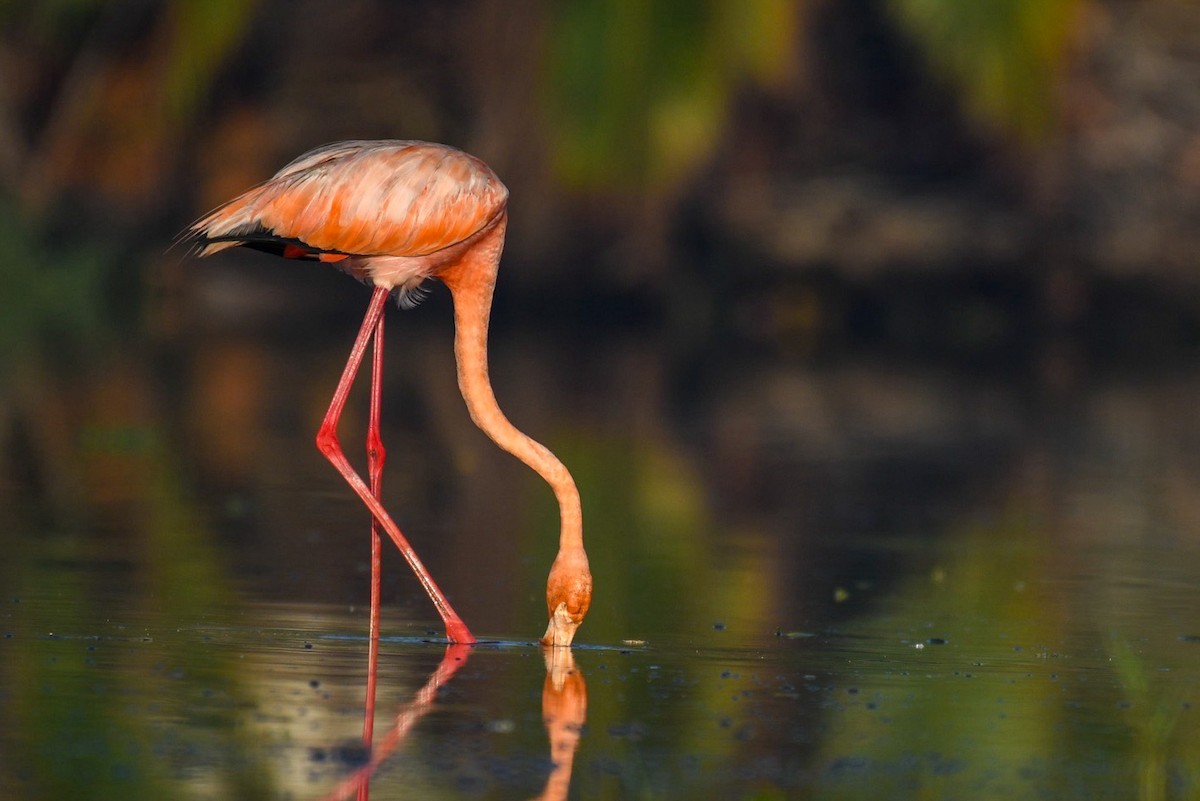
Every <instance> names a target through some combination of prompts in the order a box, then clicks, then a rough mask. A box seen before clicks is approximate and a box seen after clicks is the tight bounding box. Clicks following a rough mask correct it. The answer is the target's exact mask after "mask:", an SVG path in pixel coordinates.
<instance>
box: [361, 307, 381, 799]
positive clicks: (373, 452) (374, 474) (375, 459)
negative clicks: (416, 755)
mask: <svg viewBox="0 0 1200 801" xmlns="http://www.w3.org/2000/svg"><path fill="white" fill-rule="evenodd" d="M385 319H386V318H385V317H384V315H382V314H381V315H379V322H378V323H377V324H376V325H375V334H374V336H375V347H374V349H373V351H372V359H371V416H370V418H369V420H368V422H367V478H368V479H369V480H370V482H371V494H372V495H374V496H375V497H376V498H378V499H382V497H383V494H382V493H383V464H384V462H385V461H386V460H387V451H386V450H384V447H383V440H382V439H381V438H380V436H379V414H380V407H381V406H382V403H381V397H382V394H383V392H382V387H383V322H384V320H385ZM382 561H383V543H382V542H381V541H380V539H379V523H378V522H377V521H376V520H375V518H374V517H372V518H371V619H370V628H369V631H370V637H369V639H368V641H367V700H366V704H365V705H364V707H363V735H362V737H363V745H364V746H366V749H367V753H370V751H371V741H372V740H373V739H374V738H375V683H376V677H377V676H378V674H379V607H380V591H379V583H380V575H381V573H382V569H381V568H382ZM369 793H370V786H369V785H368V784H367V783H366V782H363V784H362V786H360V787H359V788H358V801H369V798H370V796H369Z"/></svg>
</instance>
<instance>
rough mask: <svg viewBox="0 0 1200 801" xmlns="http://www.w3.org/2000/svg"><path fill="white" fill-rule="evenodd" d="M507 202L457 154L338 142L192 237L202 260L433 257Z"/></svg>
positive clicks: (495, 181) (493, 182)
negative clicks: (229, 254)
mask: <svg viewBox="0 0 1200 801" xmlns="http://www.w3.org/2000/svg"><path fill="white" fill-rule="evenodd" d="M507 199H508V190H507V189H506V188H505V186H504V184H503V183H501V182H500V179H499V178H498V177H497V176H496V174H495V173H494V172H492V170H491V168H490V167H488V166H487V165H486V164H484V163H483V162H482V161H480V160H479V159H477V158H475V157H474V156H470V155H468V154H466V153H464V152H462V151H461V150H457V149H455V148H452V147H447V146H446V145H438V144H432V143H428V142H409V141H392V140H386V141H352V142H336V143H334V144H330V145H325V146H324V147H320V148H317V149H316V150H312V151H310V152H308V153H305V154H304V155H303V156H300V157H299V158H298V159H296V160H295V161H293V162H291V163H290V164H288V165H287V166H286V167H284V168H283V169H281V170H280V171H279V172H278V173H276V174H275V176H274V177H272V178H271V179H269V180H268V181H266V182H264V183H262V184H260V185H259V186H257V187H255V188H254V189H251V190H249V191H247V192H245V193H243V194H242V195H240V196H238V197H236V198H234V199H233V200H231V201H230V202H229V203H226V204H225V205H223V206H221V207H220V208H218V209H216V210H215V211H213V212H212V213H211V214H209V215H207V216H206V217H204V218H202V219H200V220H199V221H198V222H196V223H195V224H193V225H192V226H191V228H190V229H189V234H190V237H191V238H192V239H193V240H194V241H195V242H196V243H197V245H198V246H199V251H200V255H202V256H207V255H209V254H211V253H215V252H217V251H219V250H224V249H225V248H230V247H236V246H238V245H249V246H251V247H259V248H260V249H264V250H271V251H273V252H277V253H282V254H283V255H296V254H304V255H309V254H318V255H320V254H347V255H355V256H409V257H411V256H427V255H430V254H432V253H436V252H437V251H439V250H442V249H444V248H447V247H450V246H451V245H454V244H456V243H458V242H461V241H463V240H465V239H467V238H469V237H470V236H471V235H472V234H475V233H477V232H478V231H480V230H481V229H483V228H484V227H485V226H487V225H488V224H489V223H490V222H491V221H492V220H494V219H495V218H496V216H497V215H498V214H500V213H501V212H502V211H503V209H504V206H505V203H506V202H507ZM289 248H292V249H293V250H292V251H290V252H289ZM326 260H328V259H326Z"/></svg>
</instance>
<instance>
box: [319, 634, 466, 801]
mask: <svg viewBox="0 0 1200 801" xmlns="http://www.w3.org/2000/svg"><path fill="white" fill-rule="evenodd" d="M470 655H471V648H470V646H467V645H460V644H455V643H451V644H450V645H448V646H447V647H446V654H445V655H444V656H443V657H442V661H441V662H440V663H438V666H437V669H435V670H434V671H433V673H432V674H431V675H430V676H429V679H428V680H427V681H426V682H425V685H424V686H423V687H421V689H419V690H417V692H416V694H414V695H413V698H412V700H411V701H409V702H408V703H407V704H405V705H404V706H402V707H400V711H399V712H397V713H396V723H395V724H394V725H393V726H392V730H391V731H389V732H388V733H387V736H386V737H384V738H383V739H382V740H380V741H379V743H378V745H376V746H375V748H374V749H372V751H371V754H370V757H371V760H370V762H368V763H367V764H366V765H364V766H363V767H361V768H359V769H358V770H356V771H355V772H354V773H353V774H352V775H351V776H349V777H347V778H346V779H345V780H343V781H342V782H341V783H340V784H339V785H338V786H337V787H335V788H334V789H333V790H332V791H330V792H329V794H328V795H326V796H325V797H324V798H323V799H322V801H341V800H342V799H345V798H349V797H350V795H351V794H352V793H357V794H358V798H359V799H365V798H366V797H367V796H366V793H367V789H368V785H369V783H370V781H371V777H372V776H373V775H375V771H376V770H378V769H379V766H380V765H381V764H382V763H383V760H385V759H387V758H388V757H389V756H391V753H392V752H393V751H395V750H396V748H397V747H399V745H400V744H401V743H403V742H404V738H405V737H407V736H408V733H409V732H410V731H412V727H413V726H415V725H416V723H417V721H418V720H420V719H421V718H422V717H423V716H424V715H425V713H426V712H428V711H429V710H430V709H432V708H433V703H434V701H436V700H437V692H438V688H440V687H441V686H442V685H443V684H445V683H446V682H448V681H450V678H451V677H452V676H453V675H454V674H455V672H457V671H458V669H459V668H460V667H462V666H463V665H465V664H466V663H467V657H469V656H470ZM372 673H373V672H372ZM372 678H374V676H373V675H372Z"/></svg>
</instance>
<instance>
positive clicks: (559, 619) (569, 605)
mask: <svg viewBox="0 0 1200 801" xmlns="http://www.w3.org/2000/svg"><path fill="white" fill-rule="evenodd" d="M591 603H592V573H591V570H589V568H588V559H587V554H586V553H584V551H583V549H582V548H578V549H571V550H565V551H563V550H560V551H559V553H558V557H557V558H556V559H555V560H554V565H553V566H552V567H551V568H550V577H549V579H547V580H546V608H547V610H548V611H549V613H550V623H549V625H547V626H546V633H545V635H544V636H543V637H542V645H547V646H564V647H565V646H569V645H570V644H571V640H572V639H574V637H575V630H576V629H578V628H579V624H580V623H582V622H583V617H584V615H586V614H587V611H588V607H589V606H591Z"/></svg>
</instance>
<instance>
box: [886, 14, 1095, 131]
mask: <svg viewBox="0 0 1200 801" xmlns="http://www.w3.org/2000/svg"><path fill="white" fill-rule="evenodd" d="M889 4H890V6H891V8H892V10H893V12H894V13H895V15H896V17H897V19H898V20H899V21H900V23H901V25H902V26H903V27H904V28H905V29H906V30H907V31H908V33H909V34H910V35H911V36H912V37H913V39H915V40H916V41H917V42H918V43H919V44H920V46H921V48H922V49H923V50H924V53H925V57H926V58H927V60H928V61H929V63H930V65H931V66H932V68H933V69H934V70H935V72H936V73H937V74H938V75H939V76H940V77H941V78H942V79H943V80H944V81H946V82H947V83H948V84H950V85H951V86H953V87H954V88H955V89H956V90H957V91H958V94H959V96H960V97H961V98H962V101H963V104H964V107H965V109H966V111H967V113H968V114H970V115H971V116H972V117H973V118H974V119H975V120H976V121H978V122H980V123H982V124H983V125H985V126H987V127H990V128H994V129H999V130H1002V131H1009V132H1012V133H1015V134H1017V135H1018V136H1019V137H1021V138H1024V139H1035V138H1037V137H1039V136H1041V135H1044V134H1045V133H1046V132H1047V131H1048V130H1049V128H1050V126H1051V125H1052V124H1053V121H1054V110H1055V105H1056V103H1055V88H1056V83H1057V77H1058V73H1059V70H1060V69H1061V67H1062V65H1063V62H1064V59H1065V56H1066V53H1067V51H1068V48H1069V46H1070V44H1071V33H1072V29H1073V26H1074V23H1075V22H1076V20H1077V19H1078V17H1079V13H1080V10H1081V7H1082V5H1083V0H974V1H973V2H962V0H889Z"/></svg>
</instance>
